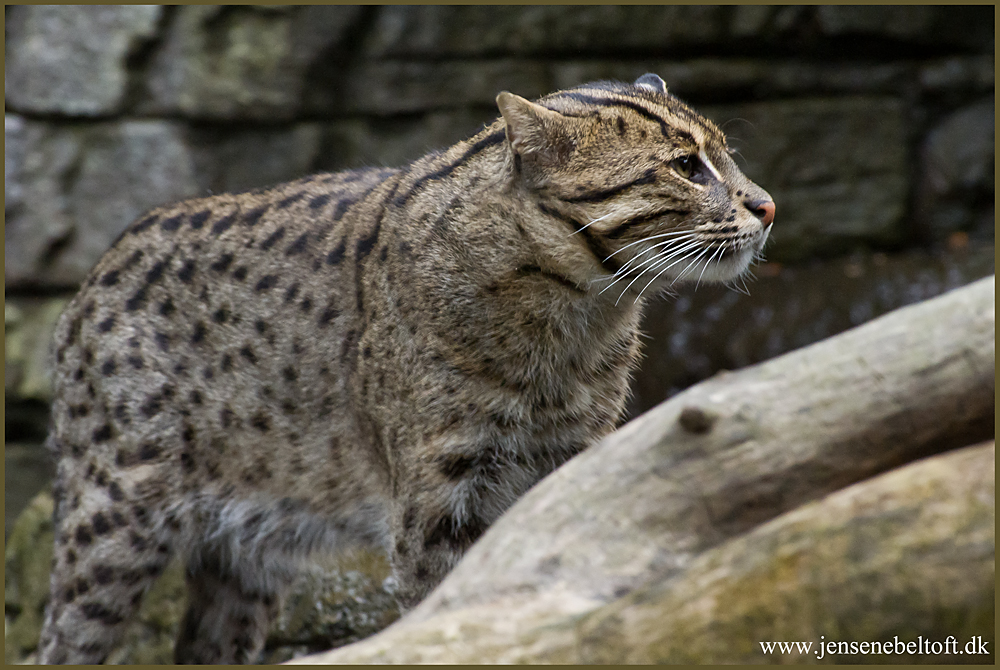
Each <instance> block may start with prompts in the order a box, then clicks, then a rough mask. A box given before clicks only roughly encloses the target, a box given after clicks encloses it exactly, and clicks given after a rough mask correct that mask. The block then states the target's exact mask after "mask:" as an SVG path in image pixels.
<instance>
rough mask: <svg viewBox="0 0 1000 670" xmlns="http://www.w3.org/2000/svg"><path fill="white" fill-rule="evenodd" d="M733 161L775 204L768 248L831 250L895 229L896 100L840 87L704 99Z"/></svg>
mask: <svg viewBox="0 0 1000 670" xmlns="http://www.w3.org/2000/svg"><path fill="white" fill-rule="evenodd" d="M701 111H702V113H704V114H705V115H706V116H708V117H709V118H711V119H713V120H714V121H716V122H717V123H718V124H720V125H721V126H722V128H723V129H724V130H725V131H726V133H727V134H728V135H729V138H730V144H731V145H732V146H733V147H734V148H735V149H736V150H737V153H736V157H735V158H736V161H737V164H738V165H739V166H740V167H741V168H742V169H743V170H744V171H745V172H746V174H747V176H748V177H750V178H751V179H753V180H754V181H756V182H757V183H758V184H760V185H761V186H763V187H764V188H765V189H767V190H768V192H770V194H771V195H772V197H773V198H774V200H775V203H776V204H777V216H776V218H775V222H776V223H775V228H774V231H773V233H772V238H773V240H771V241H769V244H768V252H767V253H768V257H769V258H772V259H774V260H778V261H783V262H790V261H801V260H803V259H805V258H808V257H815V256H819V257H823V256H833V255H837V254H839V253H843V252H844V251H847V250H850V249H852V248H854V247H856V246H872V245H875V246H877V245H887V244H892V243H898V242H900V241H901V240H902V239H903V237H904V230H905V229H904V226H903V215H904V213H905V211H906V201H907V197H908V192H907V171H908V156H907V146H906V141H907V137H906V125H905V123H904V105H903V101H902V100H901V99H897V98H886V97H868V96H858V97H853V96H852V97H843V98H817V99H805V100H791V101H781V102H766V103H754V104H746V105H738V106H731V107H715V106H705V107H703V108H702V110H701Z"/></svg>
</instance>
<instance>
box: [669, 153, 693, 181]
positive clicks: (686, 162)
mask: <svg viewBox="0 0 1000 670" xmlns="http://www.w3.org/2000/svg"><path fill="white" fill-rule="evenodd" d="M670 167H672V168H673V169H674V171H675V172H676V173H677V174H679V175H680V176H682V177H684V178H685V179H690V178H691V177H692V176H693V175H694V173H695V172H696V171H697V170H698V157H697V156H694V155H689V156H681V157H680V158H675V159H674V160H672V161H670Z"/></svg>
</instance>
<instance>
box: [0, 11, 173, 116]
mask: <svg viewBox="0 0 1000 670" xmlns="http://www.w3.org/2000/svg"><path fill="white" fill-rule="evenodd" d="M162 12H163V8H162V7H159V6H156V5H123V6H111V5H101V6H96V5H91V6H88V5H52V6H43V5H25V6H18V7H10V8H8V9H7V14H6V33H7V42H6V56H7V61H6V69H5V73H6V79H5V86H4V97H5V102H6V104H7V106H8V107H9V108H13V109H15V110H17V111H19V112H24V113H34V114H66V115H70V116H106V115H110V114H115V113H117V112H120V111H122V109H123V107H124V105H125V103H126V94H127V92H128V86H129V71H128V59H129V57H130V56H131V55H133V54H134V53H136V51H138V50H139V49H140V48H141V47H142V46H143V45H144V44H145V43H146V42H148V41H149V40H150V39H151V38H152V37H153V36H154V35H155V34H156V29H157V22H158V20H159V18H160V15H161V14H162Z"/></svg>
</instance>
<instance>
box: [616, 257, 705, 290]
mask: <svg viewBox="0 0 1000 670" xmlns="http://www.w3.org/2000/svg"><path fill="white" fill-rule="evenodd" d="M699 246H700V245H699ZM697 253H702V252H701V251H700V250H699V249H695V250H694V251H692V252H691V253H689V254H688V255H687V256H682V257H680V258H678V259H677V260H675V261H674V262H673V263H671V264H670V265H668V266H667V267H665V268H663V269H662V270H660V271H659V272H657V273H656V275H655V276H654V277H653V278H652V279H650V280H649V283H648V284H646V285H645V286H643V287H642V290H641V291H639V296H642V294H643V293H645V292H646V289H647V288H649V287H650V286H652V284H653V282H655V281H656V280H657V279H658V278H659V276H660V275H662V274H663V273H664V272H666V271H667V270H669V269H670V268H672V267H673V266H675V265H677V264H678V263H680V262H681V261H683V260H687V259H688V258H691V256H694V255H695V254H697ZM650 271H652V270H650ZM640 276H642V275H640ZM638 278H639V277H636V279H638ZM633 281H634V280H633ZM631 285H632V284H629V286H631ZM627 290H628V286H626V287H625V291H627ZM622 295H625V292H624V291H623V292H622ZM618 300H621V296H618ZM638 300H639V297H636V301H638ZM615 304H616V305H617V304H618V303H617V302H615Z"/></svg>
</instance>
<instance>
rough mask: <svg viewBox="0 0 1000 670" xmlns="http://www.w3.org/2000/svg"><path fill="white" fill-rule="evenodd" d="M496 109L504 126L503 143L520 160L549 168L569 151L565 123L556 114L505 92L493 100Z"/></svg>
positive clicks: (565, 119) (569, 145)
mask: <svg viewBox="0 0 1000 670" xmlns="http://www.w3.org/2000/svg"><path fill="white" fill-rule="evenodd" d="M497 107H499V108H500V114H502V115H503V120H504V121H505V122H506V124H507V140H508V141H509V142H510V145H511V147H513V148H514V151H515V153H517V155H519V156H521V157H522V158H530V159H534V160H538V161H539V162H541V163H543V164H547V165H552V164H555V163H557V162H559V161H560V160H562V159H563V158H565V156H566V155H567V154H568V153H569V152H570V151H572V149H573V141H572V138H571V137H570V135H569V133H568V129H569V128H568V126H569V124H568V121H569V119H567V118H566V117H565V116H563V115H562V114H560V113H559V112H554V111H552V110H551V109H548V108H546V107H542V106H541V105H538V104H535V103H533V102H531V101H530V100H525V99H524V98H522V97H521V96H518V95H514V94H513V93H508V92H507V91H503V92H502V93H500V95H498V96H497Z"/></svg>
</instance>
